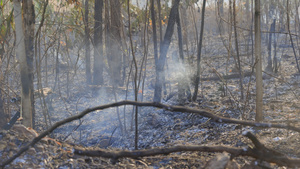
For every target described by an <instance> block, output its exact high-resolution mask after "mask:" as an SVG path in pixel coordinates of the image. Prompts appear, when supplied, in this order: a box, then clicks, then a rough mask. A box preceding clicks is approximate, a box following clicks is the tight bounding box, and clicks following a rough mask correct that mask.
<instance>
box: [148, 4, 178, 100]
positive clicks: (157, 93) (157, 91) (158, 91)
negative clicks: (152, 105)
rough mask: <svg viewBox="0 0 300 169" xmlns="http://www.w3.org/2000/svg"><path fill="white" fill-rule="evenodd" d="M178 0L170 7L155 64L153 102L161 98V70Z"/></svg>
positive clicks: (172, 29) (169, 40)
mask: <svg viewBox="0 0 300 169" xmlns="http://www.w3.org/2000/svg"><path fill="white" fill-rule="evenodd" d="M179 2H180V0H175V1H174V4H173V6H172V8H171V12H170V15H169V22H168V25H167V30H166V34H165V36H164V40H163V42H162V45H161V50H160V57H159V61H158V63H157V65H156V82H155V90H154V98H153V100H154V101H155V102H160V100H161V92H162V81H163V79H164V72H163V70H164V66H165V62H166V56H167V53H168V49H169V46H170V43H171V38H172V35H173V32H174V25H175V21H176V16H177V13H178V6H179Z"/></svg>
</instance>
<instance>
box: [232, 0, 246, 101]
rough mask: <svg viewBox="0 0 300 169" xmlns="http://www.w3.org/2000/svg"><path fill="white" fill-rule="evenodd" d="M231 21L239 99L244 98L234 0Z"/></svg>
mask: <svg viewBox="0 0 300 169" xmlns="http://www.w3.org/2000/svg"><path fill="white" fill-rule="evenodd" d="M233 23H234V27H233V29H234V36H235V49H236V57H237V60H236V59H235V62H237V63H236V68H237V69H238V71H239V75H240V89H241V99H242V100H243V99H244V87H243V74H242V71H243V70H242V68H241V61H240V52H239V43H238V34H237V30H236V4H235V0H233Z"/></svg>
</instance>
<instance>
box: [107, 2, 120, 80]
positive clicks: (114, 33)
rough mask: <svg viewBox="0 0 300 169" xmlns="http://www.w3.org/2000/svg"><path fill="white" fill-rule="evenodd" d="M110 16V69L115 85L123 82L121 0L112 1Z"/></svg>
mask: <svg viewBox="0 0 300 169" xmlns="http://www.w3.org/2000/svg"><path fill="white" fill-rule="evenodd" d="M110 3H111V4H110V15H111V16H110V17H111V27H110V35H111V41H112V43H111V45H110V52H111V56H110V62H109V63H110V71H111V75H112V80H113V81H112V84H113V85H122V84H121V82H122V81H121V68H122V65H121V64H122V53H121V49H120V46H121V43H120V42H121V34H120V29H121V2H120V1H119V0H111V1H110Z"/></svg>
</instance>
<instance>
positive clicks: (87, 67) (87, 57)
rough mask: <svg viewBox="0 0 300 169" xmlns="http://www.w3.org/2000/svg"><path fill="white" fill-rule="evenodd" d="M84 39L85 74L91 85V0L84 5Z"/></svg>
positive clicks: (86, 0)
mask: <svg viewBox="0 0 300 169" xmlns="http://www.w3.org/2000/svg"><path fill="white" fill-rule="evenodd" d="M84 33H85V35H84V38H85V74H86V83H87V84H91V81H92V75H91V49H90V40H89V39H90V38H89V36H90V35H89V34H90V30H89V0H85V5H84Z"/></svg>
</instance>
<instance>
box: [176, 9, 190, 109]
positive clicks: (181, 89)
mask: <svg viewBox="0 0 300 169" xmlns="http://www.w3.org/2000/svg"><path fill="white" fill-rule="evenodd" d="M176 24H177V33H178V48H179V64H180V65H181V66H180V69H181V74H180V76H179V79H178V101H179V103H180V104H183V103H184V101H185V94H186V93H187V97H188V99H189V100H190V97H191V92H190V89H189V86H188V83H187V78H186V71H185V66H184V55H183V38H182V31H181V22H180V15H179V12H178V13H177V18H176Z"/></svg>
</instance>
